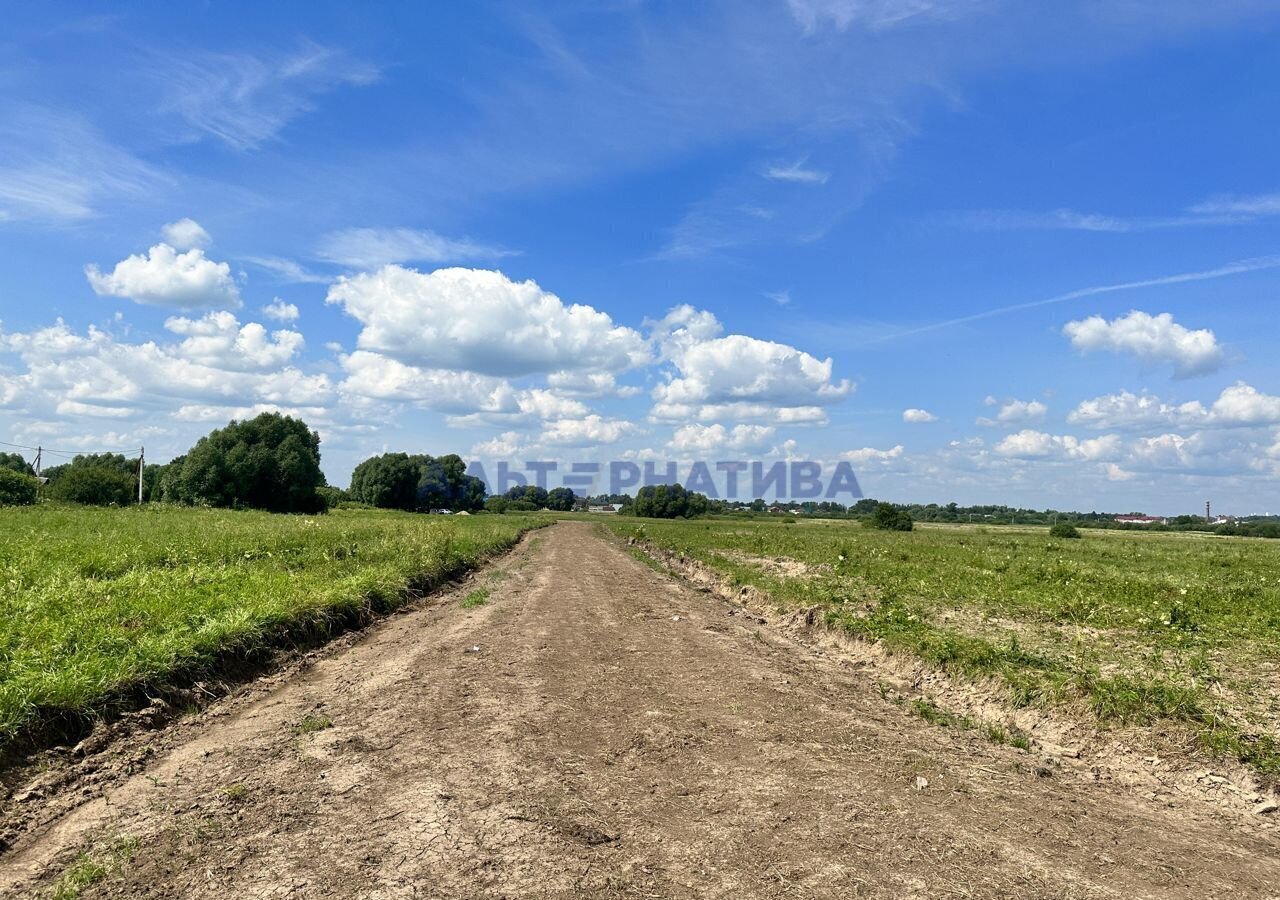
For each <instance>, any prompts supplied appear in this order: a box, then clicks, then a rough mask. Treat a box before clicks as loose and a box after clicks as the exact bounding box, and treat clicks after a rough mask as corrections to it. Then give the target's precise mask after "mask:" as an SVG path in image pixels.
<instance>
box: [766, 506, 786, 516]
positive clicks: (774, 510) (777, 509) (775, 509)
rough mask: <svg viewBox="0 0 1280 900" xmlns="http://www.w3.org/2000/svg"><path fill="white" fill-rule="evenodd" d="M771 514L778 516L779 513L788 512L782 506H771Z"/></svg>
mask: <svg viewBox="0 0 1280 900" xmlns="http://www.w3.org/2000/svg"><path fill="white" fill-rule="evenodd" d="M769 512H771V513H773V514H774V515H775V516H776V515H777V514H778V513H784V512H786V510H785V509H783V508H782V507H781V506H770V507H769Z"/></svg>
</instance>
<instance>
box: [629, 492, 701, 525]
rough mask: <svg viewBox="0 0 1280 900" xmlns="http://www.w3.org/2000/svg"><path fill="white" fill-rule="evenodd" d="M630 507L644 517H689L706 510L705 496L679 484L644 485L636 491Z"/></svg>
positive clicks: (633, 512) (635, 513) (634, 512)
mask: <svg viewBox="0 0 1280 900" xmlns="http://www.w3.org/2000/svg"><path fill="white" fill-rule="evenodd" d="M630 509H631V512H632V514H633V515H636V516H640V517H642V518H646V519H691V518H693V517H694V516H700V515H702V514H703V513H705V512H706V511H707V498H706V496H705V495H704V494H699V493H697V492H694V491H687V490H685V489H684V486H683V485H679V484H658V485H646V486H645V487H642V488H640V490H639V491H637V492H636V499H635V502H634V503H632V504H631V507H630Z"/></svg>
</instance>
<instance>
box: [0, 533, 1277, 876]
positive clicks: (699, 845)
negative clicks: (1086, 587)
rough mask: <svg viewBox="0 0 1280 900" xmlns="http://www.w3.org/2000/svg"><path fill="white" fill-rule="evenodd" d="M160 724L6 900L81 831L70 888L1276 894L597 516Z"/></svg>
mask: <svg viewBox="0 0 1280 900" xmlns="http://www.w3.org/2000/svg"><path fill="white" fill-rule="evenodd" d="M476 585H483V586H486V587H488V588H489V590H490V592H491V594H490V597H489V599H488V601H487V602H486V603H485V604H484V605H482V606H478V607H475V608H471V609H464V608H462V606H461V605H460V603H459V601H460V599H461V597H462V595H463V594H464V593H465V591H466V590H467V588H470V587H475V586H476ZM477 648H478V649H477ZM152 739H153V740H154V743H155V745H156V747H157V748H158V749H156V750H155V752H153V753H151V754H150V755H144V756H142V757H141V759H142V761H141V762H139V763H137V764H136V765H130V766H128V767H119V768H118V770H117V771H116V772H115V774H114V775H111V774H110V772H111V768H110V766H104V767H102V770H101V774H100V776H99V777H98V778H97V779H96V783H95V785H93V786H86V785H79V786H73V787H72V788H68V789H67V790H66V791H63V796H62V797H61V799H59V797H58V796H57V795H55V796H51V797H46V798H44V799H43V800H42V801H40V802H42V803H45V804H46V806H45V814H44V815H35V816H30V817H28V818H29V821H28V822H27V823H26V825H25V826H24V830H22V831H21V832H20V833H19V834H18V836H17V838H16V839H15V840H14V841H13V845H12V846H11V847H10V848H9V850H8V851H7V852H6V853H5V854H4V855H3V856H0V895H3V896H5V897H41V896H46V895H47V894H48V892H49V891H50V890H51V887H52V886H53V885H54V883H55V882H56V881H57V879H58V877H59V876H61V875H62V873H63V872H65V871H66V870H67V869H68V867H70V866H73V865H74V863H75V861H76V860H77V859H83V857H82V856H81V854H83V853H86V852H87V853H88V854H89V857H90V858H99V857H98V856H95V854H99V856H101V854H108V855H107V856H105V857H102V858H104V859H108V860H111V859H115V861H114V862H112V863H111V864H110V865H109V866H108V867H107V868H108V873H107V874H106V876H105V877H102V878H100V879H99V880H97V881H95V882H94V883H92V884H89V885H88V886H86V887H85V888H84V889H83V891H82V893H81V896H82V897H84V898H86V900H88V898H95V897H146V898H153V897H154V898H159V897H167V898H218V900H228V898H265V897H291V898H322V897H324V898H328V897H335V898H336V897H343V898H347V897H351V898H369V900H373V898H388V900H389V898H426V897H576V896H589V897H724V898H748V897H950V896H956V897H1025V898H1034V897H1046V898H1048V897H1052V898H1075V897H1079V898H1104V897H1105V898H1137V897H1151V898H1155V897H1160V898H1168V897H1174V898H1177V897H1186V898H1197V900H1201V898H1212V897H1222V898H1228V897H1230V898H1266V897H1276V896H1280V853H1278V852H1277V851H1278V850H1280V842H1278V841H1277V838H1276V836H1275V833H1274V831H1264V830H1259V829H1255V828H1250V827H1248V826H1247V825H1246V824H1244V823H1239V822H1233V821H1231V820H1228V819H1224V818H1222V817H1220V816H1215V815H1213V814H1212V813H1211V811H1208V810H1202V809H1200V808H1199V807H1197V806H1196V805H1195V804H1193V803H1187V804H1184V805H1181V806H1177V805H1174V806H1170V805H1157V804H1155V803H1153V802H1152V801H1149V800H1143V799H1140V798H1138V797H1135V796H1133V795H1131V794H1128V793H1126V792H1125V791H1124V790H1123V789H1122V788H1120V787H1119V786H1115V785H1108V784H1094V783H1089V782H1087V781H1085V780H1084V779H1081V778H1076V777H1073V776H1071V775H1070V774H1069V773H1052V772H1050V773H1047V774H1048V777H1045V776H1046V770H1045V769H1044V768H1042V767H1038V766H1036V765H1035V761H1034V759H1032V758H1030V757H1028V756H1027V755H1026V754H1024V753H1021V752H1020V751H1017V750H1015V749H1013V748H1009V747H1004V746H998V745H993V744H990V743H988V742H986V741H985V740H984V739H983V738H982V737H980V736H979V735H977V734H976V733H974V732H963V731H956V730H952V729H943V728H937V727H931V726H929V725H927V724H925V723H924V722H921V721H920V720H918V719H915V718H913V717H911V716H910V715H909V714H908V713H907V712H905V711H904V710H903V709H901V708H900V707H899V706H896V705H894V704H893V703H891V702H889V701H887V700H885V699H884V698H883V697H882V696H881V694H880V692H879V691H878V690H877V686H876V683H875V679H874V678H873V677H870V676H869V674H868V673H867V672H865V671H863V670H862V669H861V668H860V667H859V665H858V664H857V663H856V661H853V660H849V659H842V658H840V657H839V656H838V655H836V654H830V653H824V652H822V651H820V650H817V649H815V648H813V647H809V646H805V645H803V644H800V643H797V642H795V641H794V640H792V639H789V638H788V637H786V636H785V635H783V634H781V633H779V632H778V631H776V630H772V629H769V628H766V627H763V626H761V625H760V623H759V622H758V621H756V620H754V619H752V618H750V617H749V616H747V615H744V614H743V613H742V612H741V611H740V610H737V609H736V608H734V607H731V606H729V605H727V604H725V603H724V602H722V601H719V600H716V599H715V598H713V597H711V596H708V595H707V594H706V593H701V592H698V591H696V590H693V589H692V588H690V587H688V586H686V585H684V584H683V583H680V582H678V581H676V580H674V579H672V578H669V577H667V576H665V575H663V574H661V573H659V572H656V571H654V570H653V569H651V568H649V567H647V566H645V565H644V564H643V563H641V562H639V561H638V560H636V559H635V558H633V557H632V556H630V555H629V554H628V553H627V552H626V550H625V549H624V548H623V547H621V546H620V545H619V544H617V543H615V542H613V541H611V540H609V539H607V538H605V537H604V536H603V535H602V534H601V533H600V531H599V529H597V528H596V527H595V526H593V525H592V524H589V523H571V522H565V523H561V524H558V525H555V526H553V527H551V528H549V529H545V530H543V531H541V532H538V533H535V534H534V535H532V536H529V537H527V538H526V539H525V540H524V541H522V542H521V544H520V545H519V546H518V548H517V549H516V550H514V551H513V552H512V553H510V554H508V555H507V556H505V557H503V558H502V559H501V560H499V561H498V562H496V563H495V564H494V565H493V566H491V567H489V568H488V569H486V570H482V571H481V572H480V573H478V574H477V576H476V578H475V579H474V580H473V581H472V582H471V583H470V584H469V585H467V587H464V588H462V589H459V590H456V591H454V592H452V593H447V594H444V595H442V596H439V597H435V598H432V599H431V600H430V601H429V602H427V603H426V604H423V605H421V606H419V607H418V608H416V609H414V610H412V611H410V612H408V613H406V614H402V615H396V616H393V617H391V618H389V619H386V620H384V621H382V622H380V623H378V624H376V625H374V626H373V627H371V628H369V629H368V630H367V631H365V632H364V633H362V634H361V635H360V636H359V637H358V639H353V640H350V641H346V642H338V644H337V645H335V646H334V647H331V648H330V649H329V650H327V651H325V652H324V653H323V654H322V655H321V656H320V658H319V659H318V660H317V661H316V662H315V663H314V664H312V665H310V666H308V667H306V668H304V669H302V670H301V671H297V672H294V673H287V674H286V676H285V677H280V678H277V679H274V680H268V681H267V682H266V683H265V685H264V684H259V685H257V686H256V687H254V686H250V687H246V688H245V689H243V690H241V691H239V692H237V693H236V694H234V695H233V696H231V697H229V698H227V699H225V700H223V701H220V702H219V703H216V704H214V705H213V706H212V707H210V708H209V709H207V710H206V711H204V712H203V713H201V714H199V715H198V716H196V717H194V718H192V719H189V720H187V721H185V722H183V723H182V724H181V726H180V727H172V726H171V727H170V728H169V729H166V730H165V731H164V732H162V733H160V734H157V735H155V736H153V738H152ZM106 752H107V753H108V754H110V753H112V752H116V753H123V752H124V751H123V750H120V749H117V750H110V749H109V750H108V751H106ZM135 757H136V754H135ZM1037 769H1039V772H1037ZM29 802H30V801H29ZM122 839H126V840H128V841H129V843H128V846H130V847H131V848H132V849H131V850H130V851H129V852H128V853H127V854H120V855H118V858H115V857H111V856H110V855H109V851H108V850H106V849H104V848H108V847H111V846H113V845H116V846H119V842H120V841H121V840H122Z"/></svg>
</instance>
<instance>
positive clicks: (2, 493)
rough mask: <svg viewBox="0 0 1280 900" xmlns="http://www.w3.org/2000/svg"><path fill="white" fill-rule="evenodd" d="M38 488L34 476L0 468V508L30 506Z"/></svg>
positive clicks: (5, 467)
mask: <svg viewBox="0 0 1280 900" xmlns="http://www.w3.org/2000/svg"><path fill="white" fill-rule="evenodd" d="M39 487H40V483H39V482H38V481H36V479H35V476H33V475H27V474H26V473H25V472H15V471H14V470H13V469H10V468H8V467H7V466H0V506H30V505H31V504H32V503H35V502H36V496H37V495H38V493H39Z"/></svg>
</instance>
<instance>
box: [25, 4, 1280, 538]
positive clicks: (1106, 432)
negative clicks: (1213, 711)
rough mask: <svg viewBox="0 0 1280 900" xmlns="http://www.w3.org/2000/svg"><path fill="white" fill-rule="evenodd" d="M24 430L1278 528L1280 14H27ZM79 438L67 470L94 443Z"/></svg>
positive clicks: (770, 7) (1112, 9) (614, 9)
mask: <svg viewBox="0 0 1280 900" xmlns="http://www.w3.org/2000/svg"><path fill="white" fill-rule="evenodd" d="M6 22H7V25H8V27H7V28H6V34H5V36H4V37H2V38H0V272H2V273H3V276H4V277H3V279H2V280H0V440H4V441H7V442H9V443H15V444H22V445H33V446H34V445H36V444H40V445H43V446H45V447H53V448H56V449H59V450H69V451H70V450H77V449H86V450H90V449H116V448H119V449H127V448H132V447H137V446H139V445H141V444H145V445H146V446H147V453H148V457H149V458H154V459H157V460H163V459H165V458H168V457H170V456H172V455H174V454H177V453H181V452H183V451H184V450H185V449H186V448H187V447H188V446H189V445H190V444H191V443H192V442H193V440H194V439H195V438H197V437H199V436H200V435H201V434H203V433H205V432H207V431H208V430H209V429H211V428H213V427H216V426H219V425H222V424H225V422H226V421H227V420H229V419H230V418H232V417H236V416H244V415H249V414H252V413H253V412H254V411H255V410H259V409H280V410H286V411H290V412H294V413H297V414H299V415H301V416H302V417H303V418H304V419H306V421H307V422H308V423H310V424H312V425H313V427H315V428H317V429H318V430H319V431H320V432H321V435H322V438H323V447H322V452H323V457H324V467H325V470H326V472H327V474H328V475H329V478H330V480H331V481H332V482H334V483H337V484H345V483H346V480H347V478H348V477H349V474H350V470H351V468H352V466H353V465H354V464H355V463H356V462H358V461H359V460H360V459H362V458H364V457H366V456H368V455H370V454H373V453H377V452H382V451H383V450H388V449H391V450H397V449H404V450H411V451H425V452H433V453H443V452H451V451H454V452H460V453H462V454H464V455H465V456H467V457H468V458H475V459H487V460H495V459H498V458H511V459H556V460H563V461H569V460H608V459H632V460H639V461H643V460H667V459H676V460H691V459H708V460H715V459H740V458H764V459H775V458H777V459H782V458H794V459H815V460H821V461H824V462H826V463H834V462H836V461H839V460H847V461H849V462H851V463H852V464H853V466H854V468H855V470H856V471H857V472H858V475H859V478H860V480H861V482H862V486H863V489H864V491H865V492H866V493H867V494H869V495H873V496H877V497H882V498H887V499H894V500H900V501H923V502H928V501H936V502H947V501H950V500H955V501H958V502H961V503H968V502H1007V503H1017V504H1024V505H1032V506H1037V507H1039V506H1055V507H1060V508H1079V509H1091V508H1097V509H1107V510H1113V511H1128V510H1144V511H1149V512H1159V513H1173V512H1179V511H1190V510H1195V509H1199V508H1202V505H1203V502H1204V500H1205V499H1207V498H1213V499H1214V502H1215V505H1216V507H1217V508H1218V509H1220V510H1222V511H1231V512H1237V513H1253V512H1265V511H1273V512H1276V511H1280V497H1277V496H1276V492H1275V484H1276V476H1277V474H1280V377H1278V376H1280V363H1278V362H1277V360H1276V353H1275V349H1276V328H1275V313H1274V310H1275V307H1276V299H1277V291H1278V289H1280V171H1277V164H1276V160H1278V159H1280V129H1277V128H1276V127H1275V123H1276V122H1277V121H1280V54H1276V53H1275V52H1274V51H1275V46H1276V40H1277V37H1280V10H1277V9H1276V7H1275V4H1274V3H1264V2H1223V3H1217V4H1212V5H1210V4H1203V3H1193V2H1182V0H1166V2H1161V3H1155V2H1145V0H1130V2H1126V3H1123V4H1118V3H1109V2H1107V3H1104V2H1064V3H1060V4H1053V5H1052V8H1049V7H1048V5H1046V4H1024V3H1013V2H1000V0H789V2H788V0H777V2H756V3H705V4H682V3H660V2H639V0H636V2H602V3H585V2H584V3H572V2H568V3H556V4H545V5H542V6H540V7H538V6H535V5H534V4H514V3H512V4H505V3H476V4H449V5H443V6H427V5H423V4H400V5H383V6H379V7H378V8H377V10H376V12H375V11H373V9H372V8H370V7H362V6H357V5H352V4H323V3H315V4H306V5H305V6H303V5H290V6H285V5H281V4H276V5H273V4H233V3H225V4H193V5H191V6H190V8H184V9H183V10H182V11H180V12H175V11H174V10H172V9H167V8H166V9H164V10H162V9H161V8H160V7H158V6H156V5H154V4H142V3H134V4H130V3H123V4H118V5H116V6H114V7H113V8H112V11H111V12H110V13H109V14H104V13H103V12H102V10H101V8H100V7H90V6H88V5H85V6H83V7H80V8H77V7H76V6H75V5H74V4H60V5H59V6H58V7H57V8H56V9H55V8H53V7H48V6H42V5H39V4H27V5H22V6H16V5H15V6H13V7H11V8H9V9H8V10H7V11H6ZM55 459H56V457H55Z"/></svg>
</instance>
